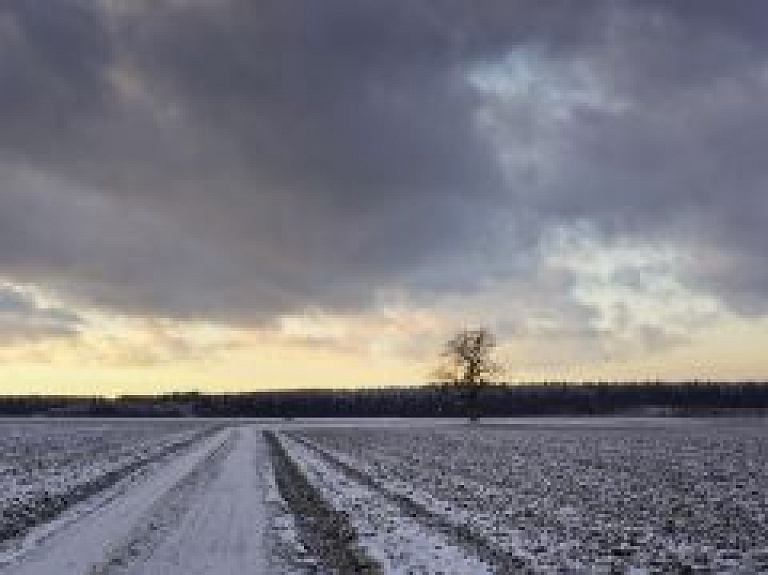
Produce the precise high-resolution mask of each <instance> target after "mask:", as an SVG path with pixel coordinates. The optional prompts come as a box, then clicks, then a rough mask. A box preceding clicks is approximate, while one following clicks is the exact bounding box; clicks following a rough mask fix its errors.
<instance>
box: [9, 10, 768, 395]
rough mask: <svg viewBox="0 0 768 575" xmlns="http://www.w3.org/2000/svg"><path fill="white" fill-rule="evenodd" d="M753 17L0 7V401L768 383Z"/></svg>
mask: <svg viewBox="0 0 768 575" xmlns="http://www.w3.org/2000/svg"><path fill="white" fill-rule="evenodd" d="M766 101H768V4H766V3H765V2H764V1H763V0H738V1H736V2H723V1H721V0H697V1H696V2H692V1H690V0H602V1H601V0H580V1H579V2H573V1H572V0H546V1H542V0H480V1H470V0H388V1H387V2H382V1H380V0H324V1H322V2H318V1H316V0H259V1H258V2H254V1H253V0H153V1H151V2H150V1H145V0H18V1H15V2H4V3H2V5H0V394H20V393H57V394H59V393H76V394H84V393H87V394H106V395H117V394H130V393H160V392H166V391H178V390H202V391H239V390H254V389H268V388H297V387H299V388H307V387H358V386H372V385H391V384H411V383H422V382H425V381H427V380H429V377H430V372H431V369H432V367H433V366H434V364H435V362H436V361H437V357H438V355H439V352H440V351H441V346H442V344H443V342H444V341H446V339H448V338H449V337H450V336H451V335H452V334H453V333H454V332H455V331H456V330H458V329H462V328H465V327H476V326H487V327H489V328H490V329H492V330H493V331H494V333H496V334H497V336H498V340H499V343H500V346H499V350H498V352H499V356H500V359H501V360H502V361H503V362H504V363H505V364H506V365H507V366H508V371H507V373H506V379H508V380H510V381H527V380H531V379H536V380H553V379H569V380H586V379H621V380H633V379H643V380H644V379H694V378H698V379H703V378H712V379H766V378H768V356H767V355H766V354H765V345H766V342H768V266H766V261H768V226H766V222H768V106H766Z"/></svg>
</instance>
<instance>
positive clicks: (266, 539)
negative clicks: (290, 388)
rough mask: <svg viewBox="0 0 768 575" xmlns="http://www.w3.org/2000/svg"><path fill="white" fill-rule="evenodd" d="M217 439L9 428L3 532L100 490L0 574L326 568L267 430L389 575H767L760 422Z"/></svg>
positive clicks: (236, 429) (311, 428) (227, 431)
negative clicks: (32, 505)
mask: <svg viewBox="0 0 768 575" xmlns="http://www.w3.org/2000/svg"><path fill="white" fill-rule="evenodd" d="M217 424H224V427H222V428H221V429H220V430H219V431H216V432H215V433H211V434H208V435H206V436H204V437H200V438H199V439H197V441H195V442H193V443H192V444H191V445H189V446H187V447H184V448H180V449H176V448H174V447H173V446H174V445H178V444H179V443H182V444H183V443H185V441H186V440H189V439H190V438H191V437H193V436H199V435H200V433H201V431H203V430H205V429H210V422H207V423H201V422H199V421H198V422H191V423H186V422H185V423H181V422H163V423H159V422H141V423H130V422H106V421H105V422H91V423H86V424H82V423H71V422H70V423H66V424H65V423H63V422H40V423H34V424H33V423H28V422H27V423H14V422H0V426H1V428H2V431H3V435H2V436H0V449H1V450H0V511H3V515H2V517H3V518H4V519H3V520H5V521H6V523H8V524H10V525H12V520H9V519H8V517H11V518H12V517H15V516H13V515H8V513H6V511H7V510H8V509H10V508H11V507H9V506H11V505H13V504H20V503H19V502H27V501H37V499H35V498H36V497H39V495H40V494H41V493H43V494H45V493H48V494H53V495H56V494H61V495H63V496H67V494H70V493H71V492H72V491H73V490H77V489H80V487H79V486H82V485H88V486H91V487H92V490H91V491H88V492H87V493H86V495H87V497H84V498H80V499H77V500H76V501H75V502H74V503H72V504H70V505H69V506H68V507H66V508H65V509H64V510H63V511H61V512H60V513H59V514H58V515H55V516H50V517H48V521H47V522H46V523H43V524H36V525H34V526H32V527H31V528H30V529H28V530H27V531H22V532H21V534H22V535H23V537H21V536H19V537H17V538H11V539H7V538H6V541H4V542H3V543H1V544H0V545H1V546H0V573H2V574H3V575H5V574H8V575H187V574H189V575H200V574H204V573H205V574H211V575H234V574H241V573H252V574H255V575H262V574H263V575H306V574H308V573H323V574H325V573H330V572H332V571H333V570H332V569H331V568H330V567H329V566H327V565H322V562H321V561H320V559H318V558H317V557H315V556H313V555H312V553H313V550H314V551H315V552H317V548H316V547H314V546H313V540H312V539H311V538H309V539H306V540H305V539H304V538H305V537H306V536H307V529H308V526H310V525H314V524H313V523H312V522H311V521H307V520H305V518H299V517H295V516H294V515H293V514H292V511H293V510H292V509H291V507H290V505H289V504H288V503H287V502H286V501H284V500H283V498H282V496H281V492H280V489H279V488H278V483H277V482H276V480H275V476H274V470H273V468H272V465H271V463H270V461H271V455H270V452H269V448H268V446H267V444H266V442H265V440H264V438H263V436H262V430H265V429H269V430H279V431H278V433H277V437H278V439H279V441H280V443H281V445H282V446H283V448H284V450H285V454H286V455H287V457H289V458H290V459H291V460H292V461H293V462H294V463H295V464H296V467H297V468H298V471H299V474H298V475H297V474H296V473H294V474H293V475H292V477H294V478H299V480H300V483H302V484H304V483H303V480H301V475H303V476H304V478H305V479H306V481H307V482H308V483H309V484H310V485H311V486H312V488H313V489H314V490H315V491H316V492H317V494H319V495H320V497H321V499H322V500H324V504H327V505H326V506H325V507H324V508H325V509H327V508H328V506H330V507H332V508H333V509H334V510H335V512H337V515H335V516H334V517H339V516H340V515H341V514H343V516H344V518H345V520H346V521H347V522H348V524H349V525H351V526H352V527H353V529H354V536H355V537H356V539H355V540H354V541H353V543H354V549H355V550H357V549H359V550H361V551H362V552H363V553H364V554H365V555H367V556H368V558H370V559H372V560H373V561H374V562H375V563H377V564H378V565H380V566H381V572H382V573H383V574H384V575H387V574H393V575H406V574H433V573H434V574H437V573H443V574H446V575H447V574H453V575H483V574H487V573H508V572H518V571H520V572H523V571H524V572H535V573H552V572H572V573H602V572H606V573H607V572H624V573H633V574H636V575H639V574H646V573H655V572H680V571H681V570H682V569H683V568H684V566H689V567H691V568H692V569H694V572H716V573H736V572H740V573H745V572H750V573H753V572H768V534H767V533H766V531H765V529H764V526H765V524H766V521H768V476H767V475H766V473H765V469H766V462H767V461H768V428H767V427H766V425H765V424H764V423H763V422H761V421H757V420H755V421H752V422H750V421H739V422H735V421H727V420H717V421H714V422H708V421H705V420H691V421H687V422H686V421H683V420H673V421H667V420H649V419H634V420H633V419H619V418H615V419H611V420H607V419H605V420H599V419H598V420H587V419H583V418H581V419H568V420H558V419H555V418H551V419H547V420H535V421H534V420H520V421H517V422H510V421H493V422H491V423H490V424H487V425H486V424H485V422H484V424H481V425H459V424H456V422H450V421H440V422H438V423H437V424H435V425H430V422H428V421H423V420H422V421H419V422H405V423H404V422H398V421H394V420H393V421H389V420H387V421H381V420H378V421H376V422H375V423H374V424H372V423H371V422H370V421H354V422H353V421H346V422H343V424H339V422H333V421H324V422H318V421H311V422H302V421H293V422H290V423H288V424H283V423H280V422H276V421H272V422H264V421H262V422H259V421H228V422H217ZM280 457H283V456H280ZM276 461H280V462H283V461H284V459H279V458H278V459H276ZM281 465H282V467H278V469H280V470H282V471H281V472H280V473H281V475H280V481H281V483H280V486H281V488H285V480H284V477H286V475H285V471H284V470H285V465H284V464H283V463H281ZM108 474H113V475H112V477H113V478H115V481H103V478H104V477H106V476H107V475H108ZM114 474H116V475H114ZM100 478H102V479H100ZM287 499H288V500H289V501H291V504H295V503H296V500H295V499H291V498H290V497H287ZM42 519H45V517H43V518H42ZM302 530H303V531H302ZM304 544H306V547H305V545H304ZM510 565H512V566H515V567H514V568H510Z"/></svg>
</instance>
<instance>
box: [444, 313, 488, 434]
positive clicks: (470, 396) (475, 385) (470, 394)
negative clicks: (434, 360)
mask: <svg viewBox="0 0 768 575" xmlns="http://www.w3.org/2000/svg"><path fill="white" fill-rule="evenodd" d="M497 345H498V344H497V342H496V336H494V334H493V333H492V332H491V331H490V330H489V329H487V328H484V327H481V328H477V329H463V330H461V331H460V332H458V333H457V334H456V335H454V336H453V337H452V338H451V339H449V340H448V341H447V342H446V343H445V347H444V348H443V352H442V353H441V356H442V358H443V362H442V364H441V365H440V366H439V367H438V369H437V370H436V371H435V376H436V377H437V378H438V380H440V381H443V382H451V383H453V384H454V385H456V386H458V387H460V388H462V389H463V391H464V394H463V395H464V398H463V401H464V407H465V409H466V411H467V415H468V416H469V418H470V420H476V419H477V418H478V417H479V412H480V410H479V408H480V406H479V402H478V399H479V390H480V389H481V388H482V387H484V386H486V385H489V384H490V383H491V378H492V377H493V376H494V375H497V374H499V373H501V372H502V371H503V369H502V366H501V364H500V363H498V362H496V361H495V360H494V359H493V353H494V351H495V349H496V347H497Z"/></svg>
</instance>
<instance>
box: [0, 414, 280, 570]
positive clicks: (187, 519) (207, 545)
mask: <svg viewBox="0 0 768 575" xmlns="http://www.w3.org/2000/svg"><path fill="white" fill-rule="evenodd" d="M268 457H269V456H268V453H267V449H266V445H265V443H264V440H263V437H262V435H261V433H260V432H259V431H258V429H255V428H253V427H250V426H244V427H240V428H238V429H234V430H233V429H227V430H223V431H220V432H218V433H216V434H214V435H213V436H211V437H209V438H207V439H206V440H204V441H202V442H201V443H199V444H198V445H196V446H195V447H194V448H193V449H191V450H190V451H188V452H186V453H184V454H182V455H180V456H177V457H175V458H173V459H172V460H170V461H169V462H168V463H166V464H165V465H163V466H160V467H159V468H158V469H157V470H155V471H154V472H152V473H150V474H148V476H146V477H144V478H143V479H141V480H140V481H137V482H136V483H135V484H133V485H130V486H129V487H127V488H124V490H123V491H122V492H120V493H119V494H117V495H116V496H114V497H112V498H107V499H106V501H105V502H102V503H101V504H98V505H95V506H94V508H93V509H92V510H89V512H87V513H84V514H83V515H82V516H81V517H79V518H77V519H76V520H73V521H71V522H69V523H65V524H63V525H61V526H60V527H59V528H58V529H55V530H53V531H52V532H51V533H50V534H48V535H47V536H46V537H42V538H40V540H39V541H37V543H36V544H35V545H34V546H33V547H32V548H30V549H28V550H27V551H26V552H24V553H23V554H21V555H20V556H19V557H17V558H16V559H15V560H14V561H13V562H11V563H10V564H8V565H5V566H4V567H0V573H3V574H5V573H8V574H9V575H54V574H55V575H112V574H147V575H154V574H162V575H182V574H183V575H195V574H203V573H208V574H211V573H216V574H217V575H229V574H236V573H237V574H241V573H253V574H261V573H264V574H268V573H271V572H272V571H271V570H270V567H269V561H270V559H269V557H268V553H267V552H265V548H266V545H265V543H264V542H265V533H266V531H267V530H268V526H269V522H270V515H269V511H268V507H267V503H266V502H265V494H266V489H267V482H266V481H265V480H264V477H263V473H264V472H265V469H266V468H265V465H266V464H267V461H268Z"/></svg>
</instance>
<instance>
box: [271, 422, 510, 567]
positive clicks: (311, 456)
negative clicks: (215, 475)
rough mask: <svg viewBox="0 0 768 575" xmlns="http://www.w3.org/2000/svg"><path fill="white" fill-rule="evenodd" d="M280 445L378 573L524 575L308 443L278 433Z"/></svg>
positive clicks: (455, 531) (491, 551)
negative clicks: (351, 533) (341, 519)
mask: <svg viewBox="0 0 768 575" xmlns="http://www.w3.org/2000/svg"><path fill="white" fill-rule="evenodd" d="M279 441H280V443H281V445H282V446H283V448H284V450H285V452H286V453H287V455H288V456H289V457H290V458H291V459H292V460H293V461H294V462H295V463H296V465H297V467H298V468H299V469H300V471H301V472H302V473H303V474H304V476H305V477H306V478H307V480H308V481H309V483H310V484H312V486H313V487H315V488H316V489H317V490H318V491H319V492H320V493H322V495H323V496H324V498H326V499H327V500H328V501H329V503H330V504H331V506H332V507H333V508H334V509H335V510H336V511H337V512H340V513H342V515H343V516H344V517H345V519H347V520H348V521H349V522H350V523H351V524H352V526H353V527H354V530H355V532H356V536H357V542H358V544H359V545H360V546H361V547H362V548H363V549H364V550H365V552H366V553H367V554H368V555H369V557H371V558H372V559H373V560H374V561H375V562H376V563H378V565H380V566H381V572H383V573H387V574H393V575H395V574H397V575H406V574H415V573H418V574H423V575H426V574H433V573H434V574H437V573H440V574H444V575H449V574H450V575H470V574H472V575H481V574H482V575H487V574H491V573H504V574H505V575H507V574H511V573H518V572H523V571H524V569H521V568H520V567H519V566H511V565H512V562H510V566H508V565H507V562H506V561H505V560H504V558H501V557H497V556H495V555H494V551H493V550H492V549H488V548H485V547H484V546H483V544H482V542H475V541H468V540H465V539H463V538H461V537H460V536H459V534H458V533H457V530H456V526H453V525H449V524H447V522H444V521H442V520H441V519H440V518H438V517H435V516H433V515H431V514H427V513H425V512H424V511H423V510H420V508H418V506H417V505H416V504H414V503H413V502H409V501H406V500H405V498H402V497H399V496H396V495H395V494H393V493H391V492H388V491H386V490H384V489H382V488H381V487H380V486H378V485H376V484H375V483H374V482H372V480H371V479H370V478H368V477H367V476H365V475H364V474H362V473H361V472H359V471H356V470H354V469H352V468H350V467H348V466H346V465H344V464H343V463H342V462H340V461H337V460H336V459H334V458H333V457H331V456H329V455H328V454H326V453H324V452H323V451H322V450H320V449H319V448H316V447H315V446H314V445H312V444H311V443H310V442H306V441H303V440H301V439H298V438H295V437H293V436H290V437H289V436H286V435H285V434H280V436H279ZM473 543H474V544H473ZM477 543H479V544H477ZM342 572H344V571H342Z"/></svg>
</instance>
